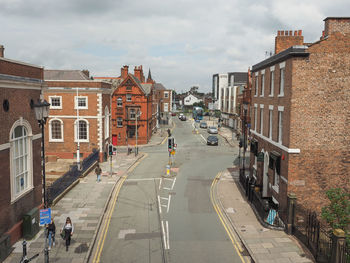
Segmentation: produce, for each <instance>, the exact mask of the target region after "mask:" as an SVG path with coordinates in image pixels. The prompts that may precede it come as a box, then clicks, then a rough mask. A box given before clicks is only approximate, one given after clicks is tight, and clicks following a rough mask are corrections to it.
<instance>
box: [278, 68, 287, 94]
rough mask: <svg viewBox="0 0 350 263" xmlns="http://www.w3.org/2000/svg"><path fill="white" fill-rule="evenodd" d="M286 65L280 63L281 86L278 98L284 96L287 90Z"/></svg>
mask: <svg viewBox="0 0 350 263" xmlns="http://www.w3.org/2000/svg"><path fill="white" fill-rule="evenodd" d="M285 66H286V63H285V62H282V63H280V85H279V93H278V97H283V96H284V88H285V84H286V83H285V77H286V71H285Z"/></svg>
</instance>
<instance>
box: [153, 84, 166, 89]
mask: <svg viewBox="0 0 350 263" xmlns="http://www.w3.org/2000/svg"><path fill="white" fill-rule="evenodd" d="M154 89H156V90H165V87H164V86H163V84H162V83H156V84H154Z"/></svg>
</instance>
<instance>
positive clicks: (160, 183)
mask: <svg viewBox="0 0 350 263" xmlns="http://www.w3.org/2000/svg"><path fill="white" fill-rule="evenodd" d="M162 182H163V179H162V178H161V179H160V182H159V190H160V187H161V185H162Z"/></svg>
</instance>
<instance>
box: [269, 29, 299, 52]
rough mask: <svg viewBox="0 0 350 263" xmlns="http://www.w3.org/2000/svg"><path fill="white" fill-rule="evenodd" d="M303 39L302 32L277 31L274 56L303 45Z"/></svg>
mask: <svg viewBox="0 0 350 263" xmlns="http://www.w3.org/2000/svg"><path fill="white" fill-rule="evenodd" d="M303 44H304V37H303V36H302V30H295V31H294V34H293V30H289V31H288V30H285V31H283V30H278V31H277V36H276V38H275V54H278V53H280V52H281V51H283V50H285V49H287V48H290V47H291V46H296V45H303Z"/></svg>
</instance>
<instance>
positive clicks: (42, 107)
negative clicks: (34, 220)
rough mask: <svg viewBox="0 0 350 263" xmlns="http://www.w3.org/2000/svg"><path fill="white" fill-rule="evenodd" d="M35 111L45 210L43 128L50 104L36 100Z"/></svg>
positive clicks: (45, 206)
mask: <svg viewBox="0 0 350 263" xmlns="http://www.w3.org/2000/svg"><path fill="white" fill-rule="evenodd" d="M33 107H34V110H35V117H36V119H37V121H38V123H39V127H40V128H41V152H42V162H43V164H42V165H43V167H42V170H43V189H44V208H47V197H46V179H45V139H44V136H45V134H44V126H45V124H46V120H47V118H48V117H49V108H50V103H48V102H47V101H46V100H41V101H40V100H38V102H37V103H36V104H34V105H33Z"/></svg>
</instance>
